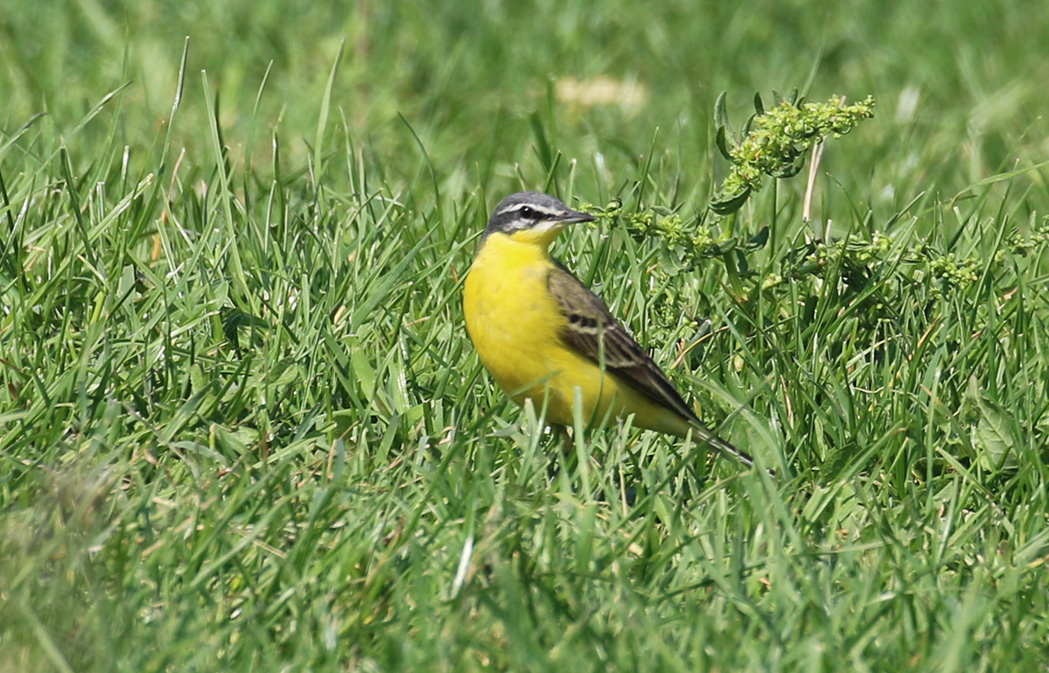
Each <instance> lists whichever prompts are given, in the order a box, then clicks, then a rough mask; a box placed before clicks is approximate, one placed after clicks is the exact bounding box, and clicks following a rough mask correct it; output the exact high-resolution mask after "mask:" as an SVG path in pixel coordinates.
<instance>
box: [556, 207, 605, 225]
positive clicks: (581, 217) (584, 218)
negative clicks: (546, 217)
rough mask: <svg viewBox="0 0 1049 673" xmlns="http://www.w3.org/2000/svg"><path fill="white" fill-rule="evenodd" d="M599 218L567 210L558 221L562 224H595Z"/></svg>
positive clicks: (558, 217)
mask: <svg viewBox="0 0 1049 673" xmlns="http://www.w3.org/2000/svg"><path fill="white" fill-rule="evenodd" d="M596 219H597V218H596V217H594V216H593V215H588V214H586V213H581V212H579V211H578V210H566V211H565V212H563V213H561V214H560V215H558V216H557V221H558V222H560V223H561V224H575V223H577V222H593V221H594V220H596Z"/></svg>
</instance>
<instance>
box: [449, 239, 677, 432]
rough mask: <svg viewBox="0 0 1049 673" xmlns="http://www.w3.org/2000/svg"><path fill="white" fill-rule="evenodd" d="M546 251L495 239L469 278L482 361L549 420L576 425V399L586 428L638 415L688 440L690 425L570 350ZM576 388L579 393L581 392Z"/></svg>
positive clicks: (639, 421)
mask: <svg viewBox="0 0 1049 673" xmlns="http://www.w3.org/2000/svg"><path fill="white" fill-rule="evenodd" d="M552 267H553V262H552V260H551V259H550V257H549V255H548V253H547V252H546V250H545V248H544V247H541V246H536V245H531V244H527V243H518V242H515V241H513V240H512V239H511V238H510V237H509V236H506V235H503V234H498V233H496V234H492V235H490V236H489V237H488V239H487V240H486V241H485V244H484V245H483V247H482V249H481V250H480V252H479V253H478V255H477V258H476V259H475V260H474V263H473V266H472V267H471V269H470V274H469V276H467V278H466V285H465V288H464V296H463V311H464V313H465V316H466V329H467V331H468V332H469V334H470V339H471V340H472V341H473V343H474V347H475V348H476V349H477V353H478V355H479V356H480V358H481V362H482V363H483V364H484V366H485V368H486V369H487V370H488V372H489V373H490V374H491V375H492V378H493V379H495V382H496V383H497V384H498V385H499V387H500V388H502V389H503V391H505V392H506V393H507V394H508V395H509V396H510V397H511V398H512V399H513V400H514V401H515V402H517V403H518V404H520V405H523V404H524V402H525V400H526V399H529V398H531V399H532V402H533V404H534V405H535V407H536V409H537V411H539V410H542V409H544V408H545V409H546V420H547V421H549V422H550V423H555V424H558V425H572V424H573V422H574V418H575V414H574V408H573V407H574V404H575V398H576V395H577V394H578V395H579V396H580V401H581V408H580V411H581V419H582V420H583V422H584V423H587V424H594V423H601V422H604V421H605V420H606V419H607V418H609V417H617V416H618V417H625V416H627V415H629V414H634V415H635V420H634V422H635V424H636V425H639V426H641V427H644V428H650V429H653V430H658V431H660V432H667V433H671V434H675V435H680V436H684V435H685V434H686V433H687V432H688V428H689V424H688V423H687V421H686V420H685V419H683V418H682V417H681V416H680V415H678V414H677V413H675V412H673V411H671V410H669V409H667V408H666V407H664V406H662V405H660V404H658V403H655V402H654V401H653V400H651V398H649V397H648V396H647V395H644V394H642V393H640V392H638V391H637V390H636V389H635V388H633V387H631V386H630V385H629V384H627V383H625V382H624V381H623V380H622V379H620V378H619V377H618V376H616V375H615V374H611V373H607V372H602V371H601V368H600V367H599V366H598V365H597V364H596V363H594V362H593V361H591V360H589V359H587V358H585V357H583V356H582V355H580V354H578V353H577V352H576V351H574V350H572V349H571V348H570V347H569V346H567V345H566V344H565V343H564V342H563V341H562V339H561V336H560V333H561V330H562V329H563V328H564V326H565V318H564V316H563V315H562V313H561V310H560V307H559V305H558V303H557V301H556V300H555V299H554V298H553V297H551V296H550V293H549V290H548V288H547V274H548V272H549V270H550V269H551V268H552ZM577 391H578V392H577Z"/></svg>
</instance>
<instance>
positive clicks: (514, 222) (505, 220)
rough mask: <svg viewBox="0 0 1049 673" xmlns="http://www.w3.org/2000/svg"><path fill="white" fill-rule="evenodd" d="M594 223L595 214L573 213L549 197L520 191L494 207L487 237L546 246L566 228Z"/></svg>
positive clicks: (574, 211) (486, 230)
mask: <svg viewBox="0 0 1049 673" xmlns="http://www.w3.org/2000/svg"><path fill="white" fill-rule="evenodd" d="M593 221H594V216H593V215H587V214H586V213H580V212H579V211H576V210H572V209H571V208H569V207H568V206H566V205H565V204H564V203H562V202H561V201H559V200H558V199H555V198H554V197H552V196H550V195H549V194H541V193H539V192H518V193H516V194H511V195H510V196H508V197H506V198H505V199H503V200H502V201H500V202H499V205H498V206H496V207H495V211H494V212H493V213H492V217H491V218H490V219H489V220H488V228H487V229H485V230H484V236H485V238H487V237H488V236H491V235H492V234H505V235H507V236H509V237H510V238H511V239H513V240H515V241H518V242H520V243H530V244H532V245H541V246H543V247H546V246H548V245H550V243H551V242H553V240H554V238H555V237H556V236H557V234H558V232H560V231H561V230H562V229H564V228H565V226H567V225H569V224H573V223H575V222H593Z"/></svg>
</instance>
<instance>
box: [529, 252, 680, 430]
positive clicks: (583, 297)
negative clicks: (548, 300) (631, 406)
mask: <svg viewBox="0 0 1049 673" xmlns="http://www.w3.org/2000/svg"><path fill="white" fill-rule="evenodd" d="M547 287H548V288H549V289H550V294H551V295H553V296H554V298H555V299H557V302H558V303H559V304H560V305H561V310H562V311H563V312H564V315H565V317H566V318H567V319H568V325H567V327H566V328H565V329H564V330H563V331H562V332H561V338H562V339H564V340H565V342H566V343H567V344H568V345H569V346H571V347H572V348H573V349H575V350H576V351H577V352H578V353H579V354H580V355H583V356H584V357H586V358H588V359H589V360H592V361H593V362H594V363H595V364H602V362H603V364H604V367H605V369H606V370H607V371H610V372H614V373H616V374H618V375H619V377H620V378H621V379H623V380H624V381H626V382H628V383H629V384H630V385H632V386H633V387H634V388H636V389H638V390H639V391H641V392H643V393H644V394H646V395H648V396H649V397H651V398H652V399H653V400H655V401H656V402H659V403H660V404H662V405H663V406H665V407H667V408H669V409H672V410H674V411H676V412H677V413H679V414H681V415H682V416H683V417H684V418H686V419H688V420H689V421H692V422H695V423H698V422H699V419H698V418H696V415H695V414H694V413H692V410H691V409H689V407H688V404H686V403H685V401H684V400H683V399H681V395H679V394H678V392H677V389H676V388H674V385H673V384H672V383H671V382H670V381H669V380H668V379H667V377H666V374H664V373H663V371H662V370H661V369H660V368H659V365H657V364H656V363H655V362H653V361H652V358H651V357H649V355H648V353H646V352H645V350H644V349H643V348H642V347H641V346H640V345H639V344H638V343H637V341H634V338H633V337H632V336H630V333H629V332H627V331H626V328H624V327H623V326H622V325H620V324H619V323H618V322H617V321H616V319H615V317H614V316H613V315H612V313H611V312H609V310H608V307H607V306H605V302H603V301H601V298H600V297H598V296H597V295H596V294H594V293H593V292H591V291H590V290H588V289H587V288H586V286H585V285H583V283H582V282H581V281H580V280H579V279H578V278H576V277H575V276H573V275H572V273H571V272H570V271H569V270H568V269H566V268H564V267H563V266H561V264H560V263H558V264H557V268H556V269H554V270H553V271H551V272H550V276H549V277H548V278H547Z"/></svg>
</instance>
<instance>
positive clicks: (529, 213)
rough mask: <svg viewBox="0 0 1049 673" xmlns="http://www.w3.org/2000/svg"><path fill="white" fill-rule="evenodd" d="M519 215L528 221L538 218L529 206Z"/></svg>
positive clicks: (522, 209) (521, 210)
mask: <svg viewBox="0 0 1049 673" xmlns="http://www.w3.org/2000/svg"><path fill="white" fill-rule="evenodd" d="M517 213H518V214H519V215H520V216H521V217H523V218H525V219H526V220H531V219H535V216H536V212H535V209H534V208H530V207H528V206H523V207H522V208H521V209H520V210H518V211H517Z"/></svg>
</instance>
